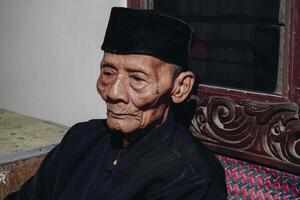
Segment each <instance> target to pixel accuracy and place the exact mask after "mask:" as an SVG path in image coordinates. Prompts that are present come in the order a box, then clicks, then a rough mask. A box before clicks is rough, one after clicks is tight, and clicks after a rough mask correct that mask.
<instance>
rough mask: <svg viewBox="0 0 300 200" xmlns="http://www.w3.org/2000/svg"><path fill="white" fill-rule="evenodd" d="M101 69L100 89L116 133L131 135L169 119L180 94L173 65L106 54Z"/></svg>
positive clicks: (146, 57)
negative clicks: (174, 102) (173, 103)
mask: <svg viewBox="0 0 300 200" xmlns="http://www.w3.org/2000/svg"><path fill="white" fill-rule="evenodd" d="M100 69H101V73H100V76H99V78H98V81H97V89H98V92H99V94H100V95H101V97H102V98H103V100H104V101H105V102H106V104H107V124H108V126H109V127H110V128H111V129H112V130H116V131H120V132H123V133H125V134H128V133H131V132H134V131H138V130H141V129H145V128H146V127H148V126H158V125H160V124H161V123H163V122H164V121H165V120H166V119H167V117H168V114H169V110H170V105H171V102H172V98H171V97H172V94H174V93H176V91H178V87H174V86H175V85H178V84H177V82H176V81H174V77H173V67H172V65H171V64H168V63H165V62H163V61H161V60H160V59H158V58H154V57H152V56H147V55H138V54H126V55H123V54H112V53H107V52H105V53H104V56H103V58H102V61H101V64H100ZM176 88H177V89H176Z"/></svg>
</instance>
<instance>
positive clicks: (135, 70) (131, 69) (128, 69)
mask: <svg viewBox="0 0 300 200" xmlns="http://www.w3.org/2000/svg"><path fill="white" fill-rule="evenodd" d="M126 71H128V72H131V73H133V72H137V73H142V74H145V75H147V76H148V75H149V72H147V71H145V70H142V69H140V68H139V67H134V66H130V67H127V68H126Z"/></svg>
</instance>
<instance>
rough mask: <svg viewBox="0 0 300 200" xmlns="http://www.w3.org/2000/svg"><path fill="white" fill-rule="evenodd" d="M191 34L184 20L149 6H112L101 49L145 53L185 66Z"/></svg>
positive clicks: (124, 52)
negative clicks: (145, 7) (136, 7)
mask: <svg viewBox="0 0 300 200" xmlns="http://www.w3.org/2000/svg"><path fill="white" fill-rule="evenodd" d="M192 37H193V30H192V28H191V27H190V26H189V25H188V24H187V23H186V22H184V21H182V20H180V19H177V18H174V17H170V16H167V15H163V14H158V13H156V12H155V11H152V10H140V9H139V10H137V9H130V8H119V7H114V8H112V10H111V14H110V19H109V22H108V26H107V29H106V34H105V38H104V42H103V44H102V47H101V49H102V50H104V51H105V52H111V53H117V54H145V55H150V56H153V57H157V58H159V59H161V60H163V61H166V62H169V63H172V64H176V65H179V66H182V67H184V68H186V67H187V66H188V57H189V52H190V48H191V43H192Z"/></svg>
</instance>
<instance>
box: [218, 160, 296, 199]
mask: <svg viewBox="0 0 300 200" xmlns="http://www.w3.org/2000/svg"><path fill="white" fill-rule="evenodd" d="M217 158H218V159H219V160H220V162H221V163H222V165H223V167H224V169H225V174H226V182H227V191H228V199H229V200H232V199H251V200H254V199H255V200H257V199H258V200H265V199H266V200H294V199H298V198H299V199H300V176H296V175H293V174H289V173H286V172H283V171H278V170H275V169H271V168H267V167H263V166H259V165H255V164H252V163H248V162H243V161H240V160H235V159H232V158H228V157H224V156H220V155H217Z"/></svg>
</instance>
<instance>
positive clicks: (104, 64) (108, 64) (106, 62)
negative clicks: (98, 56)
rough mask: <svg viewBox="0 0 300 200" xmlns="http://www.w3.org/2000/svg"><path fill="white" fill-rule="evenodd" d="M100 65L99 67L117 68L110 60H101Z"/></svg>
mask: <svg viewBox="0 0 300 200" xmlns="http://www.w3.org/2000/svg"><path fill="white" fill-rule="evenodd" d="M100 66H101V67H111V68H113V69H117V67H116V66H115V65H114V64H113V63H112V62H109V61H103V60H102V61H101V63H100Z"/></svg>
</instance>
